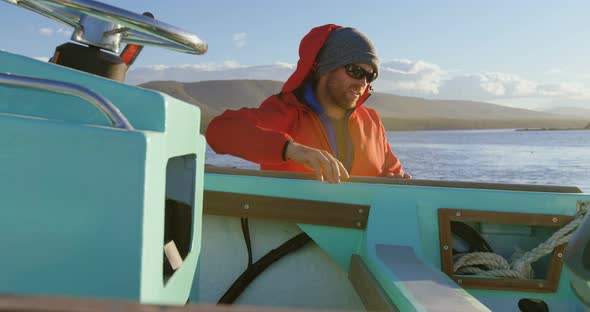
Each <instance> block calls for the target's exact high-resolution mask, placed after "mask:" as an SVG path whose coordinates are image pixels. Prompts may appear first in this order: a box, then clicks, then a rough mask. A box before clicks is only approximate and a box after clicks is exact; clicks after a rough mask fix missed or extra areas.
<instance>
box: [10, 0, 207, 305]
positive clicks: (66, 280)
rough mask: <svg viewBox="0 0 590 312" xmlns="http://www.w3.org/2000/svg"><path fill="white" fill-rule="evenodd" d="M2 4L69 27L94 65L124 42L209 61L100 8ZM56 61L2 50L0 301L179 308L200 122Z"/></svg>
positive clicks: (187, 270)
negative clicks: (18, 298)
mask: <svg viewBox="0 0 590 312" xmlns="http://www.w3.org/2000/svg"><path fill="white" fill-rule="evenodd" d="M7 2H9V3H12V4H15V5H18V6H22V7H24V8H27V9H30V10H32V11H35V12H37V13H40V14H42V15H45V16H48V17H50V18H52V19H55V20H57V21H59V22H62V23H65V24H67V25H69V26H72V27H73V28H74V34H73V36H72V39H73V40H75V41H76V43H71V45H75V46H76V47H77V49H79V50H81V51H86V52H87V51H90V50H92V51H94V52H95V53H94V52H93V53H94V55H96V56H97V57H103V58H104V55H108V56H109V59H120V58H121V57H120V56H119V55H116V54H114V53H115V52H118V51H119V48H120V43H121V42H127V43H128V44H134V45H146V44H149V45H155V46H159V47H164V48H169V49H173V50H179V51H182V52H188V53H193V54H202V53H205V51H206V49H207V45H206V43H204V42H203V41H201V40H200V39H199V38H198V37H197V36H196V35H193V34H190V33H188V32H186V31H184V30H181V29H178V28H176V27H173V26H170V25H168V24H165V23H163V22H160V21H157V20H154V19H153V18H150V17H148V16H143V15H140V14H135V13H132V12H128V11H125V10H121V9H118V8H115V7H111V6H109V5H106V4H102V3H100V2H96V1H77V0H69V1H65V0H55V1H33V0H31V1H28V0H7ZM4 5H6V4H4ZM60 51H61V52H60ZM62 52H64V50H61V49H58V51H57V53H56V55H55V56H54V58H53V62H41V61H38V60H35V59H31V58H28V57H24V56H21V55H16V54H12V53H9V52H5V51H0V97H1V100H0V144H1V145H2V150H3V152H2V156H0V159H1V161H0V189H1V190H2V196H0V206H1V207H2V212H1V213H0V219H1V220H3V221H4V222H3V225H2V227H0V237H1V238H0V242H1V243H2V245H3V246H4V247H3V248H5V250H6V251H7V254H10V255H11V256H10V257H5V258H4V260H3V261H2V266H1V267H2V268H1V269H0V275H1V276H2V280H3V281H4V282H3V283H0V293H10V294H15V295H18V294H27V295H61V296H75V297H92V298H108V299H127V300H133V301H138V302H141V303H158V304H175V305H183V304H185V303H186V302H187V300H188V298H189V293H190V291H191V289H192V282H193V277H194V276H195V272H196V268H197V262H198V261H199V252H200V233H201V204H202V187H203V175H204V173H203V167H204V155H205V139H204V137H203V136H202V135H200V134H199V123H200V119H201V116H200V111H199V109H198V108H197V107H195V106H193V105H190V104H187V103H184V102H181V101H179V100H177V99H174V98H172V97H169V96H167V95H164V94H161V93H157V92H154V91H149V90H145V89H141V88H138V87H134V86H129V85H125V84H121V83H119V82H117V81H115V80H121V79H118V78H121V76H118V78H117V77H110V76H109V75H106V74H104V75H101V74H100V73H97V72H92V71H90V72H91V73H87V72H85V71H80V70H79V69H82V70H84V69H85V68H79V67H77V66H74V65H72V64H80V63H87V64H92V63H94V62H95V61H96V59H92V58H89V59H79V60H77V61H76V60H75V59H76V57H73V58H71V57H70V56H68V55H66V54H67V53H63V54H61V55H59V54H60V53H62ZM86 52H85V53H86ZM82 54H83V53H79V54H78V56H79V55H82ZM86 54H89V53H86ZM64 62H65V63H64ZM66 63H67V64H66ZM56 64H62V65H64V64H65V65H68V64H69V65H72V66H59V65H56ZM125 66H127V65H125ZM72 67H73V68H72ZM112 78H115V80H113V79H112ZM165 246H166V248H165Z"/></svg>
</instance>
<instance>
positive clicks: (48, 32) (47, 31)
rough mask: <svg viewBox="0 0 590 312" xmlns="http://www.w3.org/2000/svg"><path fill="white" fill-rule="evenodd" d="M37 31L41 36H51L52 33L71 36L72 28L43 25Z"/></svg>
mask: <svg viewBox="0 0 590 312" xmlns="http://www.w3.org/2000/svg"><path fill="white" fill-rule="evenodd" d="M39 33H40V34H41V35H43V36H53V35H63V36H71V35H72V30H71V29H66V28H58V29H53V28H50V27H43V28H40V29H39Z"/></svg>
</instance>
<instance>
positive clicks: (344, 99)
mask: <svg viewBox="0 0 590 312" xmlns="http://www.w3.org/2000/svg"><path fill="white" fill-rule="evenodd" d="M356 65H358V66H360V67H361V68H362V69H364V70H365V71H367V72H373V67H372V66H371V65H369V64H356ZM320 79H324V83H323V85H324V86H325V91H326V95H327V97H328V99H329V100H330V102H331V104H333V105H336V106H338V107H340V108H342V109H344V110H348V109H351V108H354V107H355V106H356V104H357V101H358V100H359V98H360V97H361V95H363V94H364V93H365V90H366V89H367V87H368V86H369V84H368V83H367V79H366V78H365V77H363V78H361V79H355V78H352V77H350V76H349V75H348V74H347V73H346V70H345V69H344V66H341V67H339V68H337V69H335V70H333V71H331V72H329V73H326V74H325V75H324V76H323V77H320Z"/></svg>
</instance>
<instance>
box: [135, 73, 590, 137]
mask: <svg viewBox="0 0 590 312" xmlns="http://www.w3.org/2000/svg"><path fill="white" fill-rule="evenodd" d="M139 86H140V87H143V88H148V89H153V90H157V91H160V92H163V93H166V94H169V95H171V96H173V97H175V98H178V99H180V100H183V101H185V102H188V103H192V104H194V105H197V106H199V107H200V108H201V111H202V113H203V114H202V115H203V122H202V130H203V129H205V127H206V125H207V123H208V122H209V121H210V120H211V119H212V118H213V117H214V116H217V115H219V114H220V113H222V112H223V111H224V110H226V109H239V108H241V107H257V106H258V105H260V103H261V102H262V101H263V100H264V99H266V98H267V97H268V96H270V95H273V94H276V93H278V92H279V91H280V90H281V87H282V86H283V82H281V81H272V80H212V81H200V82H192V83H183V82H176V81H152V82H148V83H144V84H141V85H139ZM365 105H367V107H371V108H374V109H375V110H377V111H378V112H379V114H380V115H381V117H382V119H383V124H384V126H385V128H386V129H387V130H429V129H432V130H433V129H494V128H584V127H585V126H586V125H587V124H588V122H589V121H590V118H580V116H567V115H561V114H554V113H549V112H538V111H532V110H526V109H518V108H512V107H506V106H501V105H496V104H490V103H483V102H473V101H451V100H428V99H423V98H417V97H406V96H399V95H393V94H386V93H374V94H373V95H372V96H371V97H370V98H369V99H368V101H367V103H366V104H365Z"/></svg>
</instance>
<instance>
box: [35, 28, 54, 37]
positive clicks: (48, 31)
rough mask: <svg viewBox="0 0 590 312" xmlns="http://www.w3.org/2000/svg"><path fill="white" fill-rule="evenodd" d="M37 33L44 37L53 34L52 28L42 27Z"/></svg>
mask: <svg viewBox="0 0 590 312" xmlns="http://www.w3.org/2000/svg"><path fill="white" fill-rule="evenodd" d="M39 33H40V34H42V35H44V36H53V34H54V33H55V31H54V30H53V29H52V28H49V27H43V28H41V29H39Z"/></svg>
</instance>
